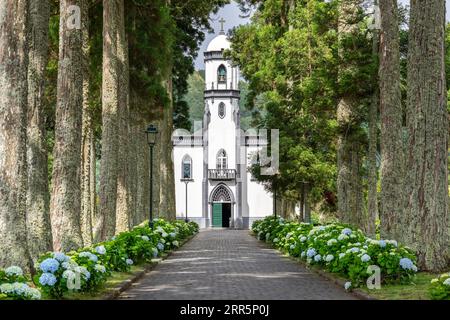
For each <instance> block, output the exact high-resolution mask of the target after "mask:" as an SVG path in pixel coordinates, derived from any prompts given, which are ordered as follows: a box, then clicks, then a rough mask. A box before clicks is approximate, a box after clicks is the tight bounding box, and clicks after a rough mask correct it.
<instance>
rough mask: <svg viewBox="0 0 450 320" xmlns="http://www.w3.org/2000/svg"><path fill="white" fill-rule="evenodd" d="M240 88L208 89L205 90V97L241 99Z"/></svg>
mask: <svg viewBox="0 0 450 320" xmlns="http://www.w3.org/2000/svg"><path fill="white" fill-rule="evenodd" d="M240 93H241V91H240V90H235V89H208V90H205V91H204V99H205V100H206V99H211V98H218V99H220V98H231V99H233V98H234V99H238V100H239V99H240V98H241V97H240Z"/></svg>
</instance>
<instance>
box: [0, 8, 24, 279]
mask: <svg viewBox="0 0 450 320" xmlns="http://www.w3.org/2000/svg"><path fill="white" fill-rule="evenodd" d="M26 19H27V1H23V0H8V1H6V0H4V1H0V243H1V246H0V267H8V266H10V265H18V266H21V267H23V268H24V269H25V270H27V271H28V270H30V267H31V258H30V253H29V251H28V247H27V227H26V216H25V209H26V208H25V202H26V187H27V146H26V132H27V130H26V121H27V63H28V61H27V54H28V53H27V42H26V32H27V21H26Z"/></svg>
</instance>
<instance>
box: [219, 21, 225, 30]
mask: <svg viewBox="0 0 450 320" xmlns="http://www.w3.org/2000/svg"><path fill="white" fill-rule="evenodd" d="M219 23H220V34H225V31H224V30H223V24H224V23H225V20H224V19H223V18H220V20H219Z"/></svg>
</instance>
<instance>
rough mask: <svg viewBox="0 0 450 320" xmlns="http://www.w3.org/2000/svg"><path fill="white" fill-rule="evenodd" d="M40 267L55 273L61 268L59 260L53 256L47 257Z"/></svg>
mask: <svg viewBox="0 0 450 320" xmlns="http://www.w3.org/2000/svg"><path fill="white" fill-rule="evenodd" d="M39 268H40V269H41V270H42V271H44V272H51V273H54V272H55V271H56V270H58V268H59V262H58V260H56V259H53V258H47V259H45V260H44V261H42V262H41V264H40V265H39Z"/></svg>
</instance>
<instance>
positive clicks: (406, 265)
mask: <svg viewBox="0 0 450 320" xmlns="http://www.w3.org/2000/svg"><path fill="white" fill-rule="evenodd" d="M413 266H414V263H413V262H412V261H411V259H409V258H401V259H400V267H402V268H403V269H404V270H413Z"/></svg>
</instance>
